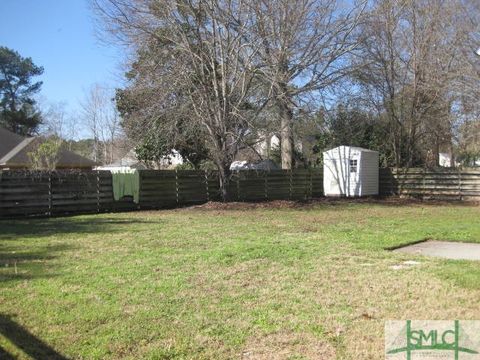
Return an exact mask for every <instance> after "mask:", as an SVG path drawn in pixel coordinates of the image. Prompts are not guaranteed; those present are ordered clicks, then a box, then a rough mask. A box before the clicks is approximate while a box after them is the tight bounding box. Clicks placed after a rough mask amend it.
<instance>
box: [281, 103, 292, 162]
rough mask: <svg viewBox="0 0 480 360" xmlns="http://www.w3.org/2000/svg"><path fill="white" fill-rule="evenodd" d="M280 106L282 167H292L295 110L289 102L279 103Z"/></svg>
mask: <svg viewBox="0 0 480 360" xmlns="http://www.w3.org/2000/svg"><path fill="white" fill-rule="evenodd" d="M279 105H280V106H279V107H280V122H281V123H280V125H281V132H280V147H281V158H282V169H284V170H291V169H292V159H293V139H292V120H293V112H292V110H291V109H290V107H289V106H288V105H287V104H279Z"/></svg>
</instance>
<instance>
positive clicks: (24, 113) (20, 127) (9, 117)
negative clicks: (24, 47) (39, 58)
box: [0, 46, 43, 135]
mask: <svg viewBox="0 0 480 360" xmlns="http://www.w3.org/2000/svg"><path fill="white" fill-rule="evenodd" d="M42 73H43V68H42V67H39V66H37V65H35V64H34V63H33V61H32V59H31V58H24V57H22V56H21V55H20V54H19V53H18V52H16V51H15V50H12V49H9V48H7V47H3V46H2V47H0V126H2V127H4V128H7V129H8V130H10V131H13V132H14V133H17V134H20V135H30V134H32V133H34V132H35V130H36V129H37V127H38V126H39V125H40V123H41V120H42V119H41V115H40V112H39V111H38V110H37V108H36V106H35V100H34V99H33V95H35V94H36V93H37V92H38V91H40V88H41V86H42V82H41V81H37V82H34V81H33V80H32V79H33V77H35V76H39V75H41V74H42Z"/></svg>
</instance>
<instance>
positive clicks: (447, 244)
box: [394, 240, 480, 260]
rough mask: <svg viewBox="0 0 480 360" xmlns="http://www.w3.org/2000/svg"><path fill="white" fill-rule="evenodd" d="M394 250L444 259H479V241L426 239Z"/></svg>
mask: <svg viewBox="0 0 480 360" xmlns="http://www.w3.org/2000/svg"><path fill="white" fill-rule="evenodd" d="M394 251H397V252H403V253H407V254H414V255H425V256H435V257H441V258H445V259H457V260H480V243H479V244H475V243H462V242H453V241H436V240H428V241H424V242H421V243H417V244H414V245H408V246H404V247H402V248H398V249H395V250H394Z"/></svg>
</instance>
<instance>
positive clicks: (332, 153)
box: [323, 146, 379, 197]
mask: <svg viewBox="0 0 480 360" xmlns="http://www.w3.org/2000/svg"><path fill="white" fill-rule="evenodd" d="M378 167H379V159H378V152H377V151H373V150H368V149H363V148H360V147H355V146H339V147H336V148H334V149H331V150H328V151H325V152H324V153H323V189H324V192H325V196H348V197H350V196H368V195H378Z"/></svg>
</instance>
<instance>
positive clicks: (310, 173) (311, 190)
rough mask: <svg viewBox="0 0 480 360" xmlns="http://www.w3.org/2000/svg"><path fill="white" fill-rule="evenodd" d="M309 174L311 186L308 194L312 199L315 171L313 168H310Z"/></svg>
mask: <svg viewBox="0 0 480 360" xmlns="http://www.w3.org/2000/svg"><path fill="white" fill-rule="evenodd" d="M308 173H309V175H310V188H309V189H308V191H309V194H308V199H312V198H313V195H312V194H313V172H312V170H309V171H308Z"/></svg>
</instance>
